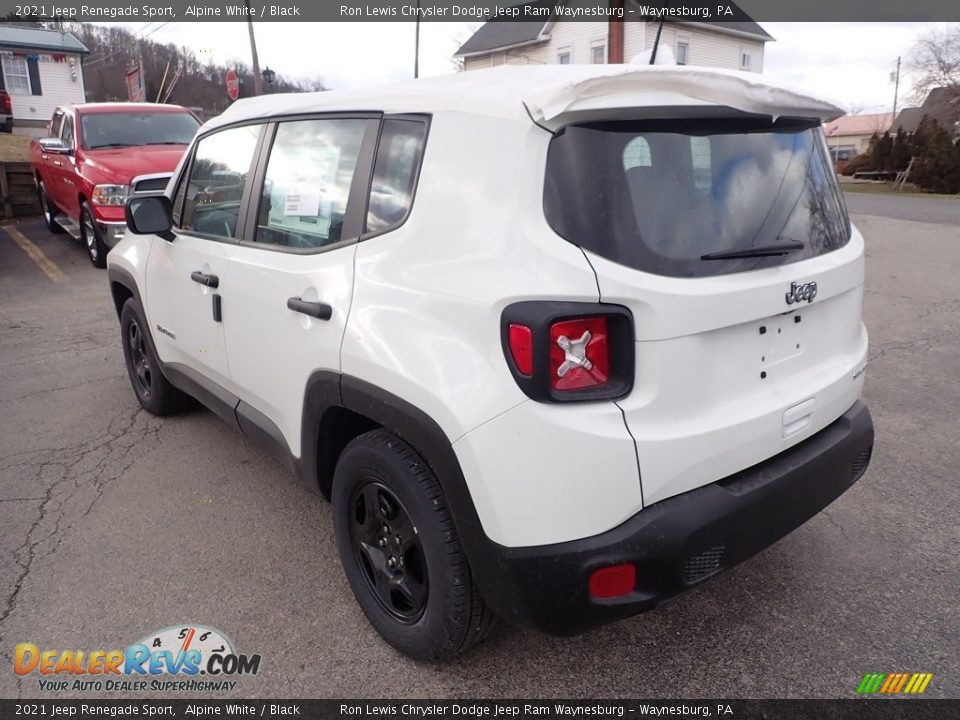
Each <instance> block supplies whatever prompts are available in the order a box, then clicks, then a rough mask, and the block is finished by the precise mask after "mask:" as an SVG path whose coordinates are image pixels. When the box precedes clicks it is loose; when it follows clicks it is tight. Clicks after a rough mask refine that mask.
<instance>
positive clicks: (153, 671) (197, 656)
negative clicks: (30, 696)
mask: <svg viewBox="0 0 960 720" xmlns="http://www.w3.org/2000/svg"><path fill="white" fill-rule="evenodd" d="M13 670H14V672H15V673H16V674H17V675H21V676H27V675H31V674H36V675H39V676H40V677H39V678H38V683H39V689H40V690H42V691H53V692H55V691H63V690H70V691H77V690H81V691H83V690H91V691H93V690H97V691H104V690H106V691H117V692H130V691H142V690H151V691H163V692H193V691H198V690H207V691H210V690H228V691H229V690H233V689H234V688H236V686H237V684H238V681H237V680H234V679H232V678H235V677H238V676H243V675H256V674H257V673H258V672H259V671H260V655H259V654H253V655H244V654H241V653H238V652H236V651H235V650H234V646H233V643H231V642H230V641H229V640H228V639H227V637H226V636H225V635H224V634H223V633H221V632H220V631H218V630H214V629H212V628H207V627H203V626H201V625H194V624H185V625H182V626H176V627H169V628H166V629H164V630H160V631H158V632H155V633H150V634H149V635H147V636H146V637H144V638H143V639H142V640H140V641H139V642H136V643H134V644H132V645H129V646H128V647H127V648H126V649H123V650H89V651H87V650H58V649H41V648H39V647H38V646H37V645H34V644H33V643H20V644H18V645H17V646H16V648H15V649H14V658H13Z"/></svg>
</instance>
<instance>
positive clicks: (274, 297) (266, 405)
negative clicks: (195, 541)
mask: <svg viewBox="0 0 960 720" xmlns="http://www.w3.org/2000/svg"><path fill="white" fill-rule="evenodd" d="M840 113H841V111H840V110H839V109H838V108H837V107H835V106H834V105H831V104H830V103H827V102H825V101H822V100H819V99H817V98H815V97H811V96H809V95H807V94H804V93H801V92H797V91H794V90H791V89H789V88H786V87H782V86H779V85H775V84H772V83H769V82H765V81H764V80H763V78H761V77H758V76H756V75H754V74H751V73H738V72H726V71H719V70H708V69H703V68H689V67H662V66H653V67H648V66H639V67H638V66H630V65H626V66H623V65H621V66H616V65H614V66H540V67H502V68H496V69H492V70H488V71H478V72H469V73H462V74H459V75H456V76H452V77H445V78H439V79H431V80H420V81H415V82H412V83H409V84H404V85H395V86H391V87H387V88H381V89H376V90H350V91H341V92H325V93H320V94H303V95H288V96H280V95H270V96H265V97H259V98H254V99H250V100H242V101H240V102H237V103H236V104H234V105H233V106H232V107H231V108H230V109H229V110H228V111H227V112H225V113H224V114H223V115H221V116H220V117H218V118H215V119H213V120H211V121H210V122H208V123H207V124H206V125H204V126H203V127H202V128H201V130H200V131H199V133H198V135H197V137H196V139H195V140H194V142H193V144H192V146H191V147H190V149H189V151H188V152H187V154H186V156H185V158H184V160H183V161H182V162H181V164H180V167H179V169H178V170H177V171H176V173H175V174H174V176H173V178H172V179H171V181H170V184H169V186H168V188H167V190H166V195H165V196H154V197H136V198H131V199H130V200H129V201H128V204H127V222H128V226H129V232H128V233H127V235H126V237H125V238H124V239H123V240H122V242H121V243H120V244H119V245H118V246H117V247H116V248H115V249H114V250H113V251H112V252H111V253H110V255H109V280H110V284H111V289H112V294H113V298H114V301H115V303H116V308H117V313H118V315H119V318H120V325H121V331H122V337H123V352H124V356H125V358H126V362H127V366H128V369H129V373H130V379H131V382H132V384H133V389H134V392H135V393H136V396H137V399H138V400H139V401H140V404H141V405H143V407H144V408H146V409H147V410H148V411H150V412H152V413H156V414H167V413H170V412H172V411H174V410H175V409H177V408H178V407H180V406H181V405H182V403H183V401H184V399H185V398H186V396H192V397H193V398H196V399H197V400H200V401H201V402H202V403H204V404H205V405H207V406H208V407H209V408H210V409H211V410H213V411H214V412H216V413H217V414H219V415H220V416H222V417H223V418H224V419H225V420H226V421H227V422H229V423H230V424H231V425H233V426H234V427H236V428H237V429H238V430H239V431H240V432H242V433H243V434H245V435H247V436H249V438H250V439H251V440H253V441H254V442H256V443H258V444H259V445H261V446H262V447H264V448H265V449H267V450H268V451H270V452H271V453H272V454H273V455H274V456H276V457H277V458H278V459H279V460H280V461H281V462H283V463H284V464H285V465H287V466H288V467H289V468H290V469H291V470H292V471H293V472H294V473H295V474H296V475H297V476H298V477H299V479H300V480H301V481H302V482H303V483H304V484H305V485H307V486H308V487H310V488H311V489H313V490H315V491H317V492H319V493H322V494H323V495H324V496H326V497H328V498H330V499H331V500H332V508H333V513H334V519H335V523H334V525H335V528H336V542H337V545H338V547H339V551H340V556H341V559H342V562H343V567H344V570H345V573H346V576H347V579H348V580H349V583H350V586H351V588H352V589H353V592H354V593H355V595H356V597H357V600H358V602H359V603H360V605H361V606H362V608H363V610H364V612H365V613H366V615H367V617H368V618H369V620H370V622H371V623H372V624H373V625H374V626H375V627H376V629H377V630H378V631H379V632H380V633H381V634H382V635H383V637H384V638H385V639H386V640H387V641H388V642H389V643H391V644H392V645H393V646H395V647H396V648H398V649H399V650H401V651H403V652H405V653H408V654H410V655H412V656H415V657H418V658H432V659H437V658H443V657H449V656H451V655H453V654H455V653H457V652H459V651H462V650H464V649H466V648H467V647H469V646H470V645H471V644H473V643H475V642H476V641H477V640H479V639H480V638H482V637H483V635H484V634H485V632H486V631H487V629H488V627H489V625H490V622H491V618H492V617H493V616H494V615H496V616H499V617H501V618H503V619H505V620H507V621H511V622H517V623H527V624H530V625H533V626H535V627H538V628H541V629H542V630H544V631H546V632H549V633H553V634H558V635H569V634H573V633H578V632H581V631H584V630H587V629H589V628H592V627H595V626H597V625H600V624H602V623H607V622H611V621H613V620H617V619H619V618H624V617H627V616H629V615H632V614H634V613H637V612H640V611H642V610H646V609H648V608H652V607H655V606H656V605H658V604H659V603H661V602H663V601H664V600H666V599H668V598H671V597H673V596H675V595H677V594H679V593H682V592H684V591H686V590H688V589H690V588H692V587H695V586H696V585H698V584H699V583H701V582H703V581H704V580H705V579H707V578H709V577H711V576H713V575H715V574H716V573H718V572H720V571H722V570H724V569H726V568H729V567H731V566H733V565H735V564H737V563H739V562H741V561H742V560H745V559H746V558H748V557H750V556H751V555H753V554H755V553H757V552H758V551H760V550H761V549H763V548H765V547H767V546H768V545H770V544H771V543H773V542H775V541H776V540H777V539H779V538H781V537H783V536H784V535H785V534H787V533H788V532H790V531H791V530H793V529H794V528H796V527H797V526H798V525H800V524H801V523H803V522H805V521H806V520H807V519H809V518H810V517H812V516H813V515H815V514H816V513H817V512H819V511H820V510H821V509H823V508H824V507H826V506H827V505H828V504H829V503H831V502H832V501H833V500H834V499H836V498H837V497H838V496H839V495H841V494H842V493H843V492H844V491H846V490H847V488H849V487H850V486H851V485H852V484H853V483H854V482H855V481H856V480H857V479H858V478H859V477H860V476H861V475H862V474H863V472H864V470H865V469H866V467H867V464H868V462H869V459H870V453H871V449H872V444H873V425H872V421H871V418H870V414H869V412H868V411H867V409H866V407H865V406H864V405H863V404H861V403H860V402H859V400H858V398H859V396H860V393H861V389H862V387H863V381H864V377H863V373H864V366H865V363H866V358H867V334H866V331H865V329H864V327H863V325H862V323H861V321H860V310H861V295H862V284H863V276H864V245H863V239H862V238H861V236H860V234H859V233H858V232H857V230H856V229H855V228H854V227H853V226H852V225H851V224H850V220H849V218H848V217H847V212H846V209H845V207H844V202H843V198H842V196H841V194H840V192H839V190H838V188H837V184H836V181H835V176H834V172H833V168H832V166H831V162H830V158H829V155H828V152H827V147H826V143H825V140H824V137H823V133H822V131H821V122H822V121H823V120H825V119H828V118H832V117H835V116H837V115H839V114H840ZM297 571H298V572H299V571H302V569H300V568H298V569H297Z"/></svg>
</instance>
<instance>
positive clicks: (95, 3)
mask: <svg viewBox="0 0 960 720" xmlns="http://www.w3.org/2000/svg"><path fill="white" fill-rule="evenodd" d="M58 18H60V19H66V20H76V21H81V22H153V21H167V22H196V21H200V22H225V21H238V22H245V21H247V20H255V21H256V22H340V21H344V22H358V21H361V22H365V21H366V22H383V21H387V22H412V21H414V20H418V19H419V20H421V21H424V22H477V21H483V20H490V19H500V20H504V21H510V22H547V21H552V22H557V21H560V22H596V21H598V20H610V19H622V20H626V21H631V20H636V21H652V20H661V19H662V20H664V21H667V22H731V23H736V22H744V21H747V20H755V21H758V22H761V21H769V22H774V21H779V22H801V21H809V22H905V21H923V22H926V21H960V2H958V1H957V0H843V2H837V0H801V1H798V0H738V2H722V1H720V0H710V2H692V1H687V0H673V1H671V2H666V1H665V0H650V1H647V0H528V1H527V2H518V0H419V1H418V0H323V1H322V2H321V1H319V0H280V2H276V0H275V2H274V3H267V2H262V0H252V2H251V3H250V5H249V8H248V7H247V6H246V5H245V3H244V2H243V0H194V1H192V2H189V1H186V0H152V1H150V2H142V1H141V2H135V1H131V0H86V1H85V2H75V1H74V0H54V1H53V2H44V1H41V2H37V3H29V2H11V0H0V19H2V20H3V21H5V22H11V21H24V22H38V21H50V20H55V19H58Z"/></svg>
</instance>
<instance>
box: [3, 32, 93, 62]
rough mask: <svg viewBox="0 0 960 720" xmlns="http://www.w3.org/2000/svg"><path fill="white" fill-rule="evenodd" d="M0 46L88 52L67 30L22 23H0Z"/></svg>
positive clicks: (63, 51)
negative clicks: (30, 25)
mask: <svg viewBox="0 0 960 720" xmlns="http://www.w3.org/2000/svg"><path fill="white" fill-rule="evenodd" d="M0 47H2V48H6V49H27V50H47V51H51V52H61V53H80V54H84V55H85V54H87V53H89V52H90V51H89V50H87V48H86V47H84V45H83V43H82V42H80V41H79V40H77V39H76V38H75V37H74V36H73V35H71V34H70V33H68V32H61V31H59V30H48V29H46V28H39V27H24V26H23V25H0Z"/></svg>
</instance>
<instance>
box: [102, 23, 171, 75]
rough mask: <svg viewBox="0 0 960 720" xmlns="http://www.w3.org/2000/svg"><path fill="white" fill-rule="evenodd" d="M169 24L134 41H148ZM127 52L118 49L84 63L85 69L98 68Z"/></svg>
mask: <svg viewBox="0 0 960 720" xmlns="http://www.w3.org/2000/svg"><path fill="white" fill-rule="evenodd" d="M152 24H153V23H147V25H152ZM169 24H170V22H169V21H168V22H165V23H161V24H160V25H158V26H157V27H155V28H154V29H153V30H151V31H150V32H148V33H147V34H146V35H142V36H141V37H136V36H133V38H132V39H134V40H144V39H146V38H147V37H149V36H150V35H153V34H154V33H155V32H157V31H158V30H162V29H163V28H165V27H166V26H167V25H169ZM145 27H146V26H144V28H145ZM144 28H141V29H144ZM125 51H126V48H117V49H116V50H114V51H113V52H110V53H108V54H106V55H104V56H103V57H100V58H97V59H95V60H92V61H89V62H86V63H84V67H85V68H91V67H96V66H97V65H102V64H103V63H105V62H106V61H107V60H109V59H110V58H112V57H114V56H115V55H119V54H120V53H122V52H125Z"/></svg>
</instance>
